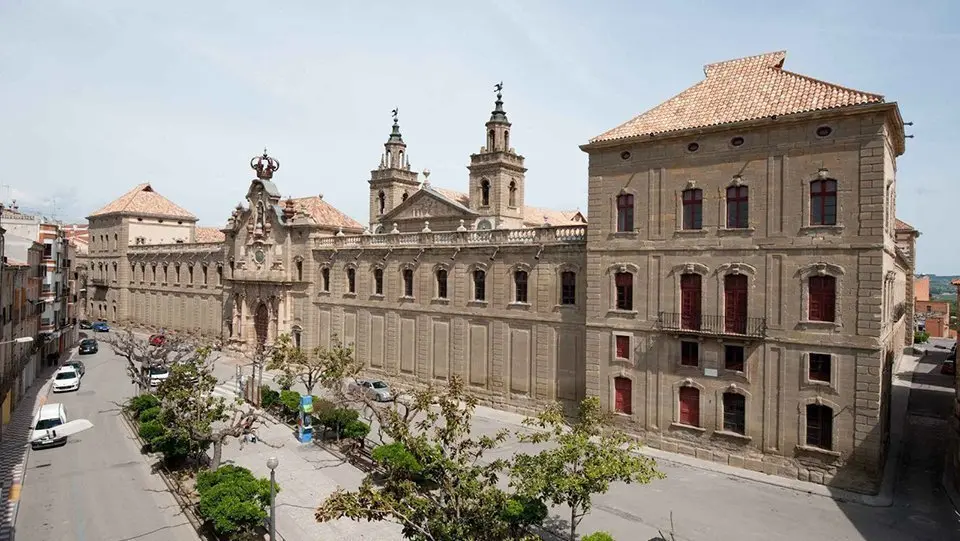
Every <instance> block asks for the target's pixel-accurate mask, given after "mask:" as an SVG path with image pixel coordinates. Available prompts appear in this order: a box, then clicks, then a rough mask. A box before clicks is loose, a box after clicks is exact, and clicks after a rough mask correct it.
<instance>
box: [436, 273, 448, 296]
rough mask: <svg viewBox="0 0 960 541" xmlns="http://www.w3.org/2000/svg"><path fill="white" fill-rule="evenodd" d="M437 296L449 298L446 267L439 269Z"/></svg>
mask: <svg viewBox="0 0 960 541" xmlns="http://www.w3.org/2000/svg"><path fill="white" fill-rule="evenodd" d="M437 298H438V299H446V298H447V271H446V270H445V269H440V270H438V271H437Z"/></svg>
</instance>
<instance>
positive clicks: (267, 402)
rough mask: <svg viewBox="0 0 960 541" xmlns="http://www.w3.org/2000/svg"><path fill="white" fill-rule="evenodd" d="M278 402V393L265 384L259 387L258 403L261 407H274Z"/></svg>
mask: <svg viewBox="0 0 960 541" xmlns="http://www.w3.org/2000/svg"><path fill="white" fill-rule="evenodd" d="M279 404H280V393H279V392H277V391H274V390H273V389H271V388H270V387H269V386H267V385H262V386H261V387H260V405H261V406H262V407H263V409H274V408H276V407H277V405H279Z"/></svg>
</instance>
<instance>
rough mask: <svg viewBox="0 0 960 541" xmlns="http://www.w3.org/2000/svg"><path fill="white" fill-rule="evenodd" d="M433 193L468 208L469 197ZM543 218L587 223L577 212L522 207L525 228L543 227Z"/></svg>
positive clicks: (552, 221) (443, 190)
mask: <svg viewBox="0 0 960 541" xmlns="http://www.w3.org/2000/svg"><path fill="white" fill-rule="evenodd" d="M430 188H431V189H432V190H433V191H435V192H437V193H439V194H440V195H442V196H444V197H446V198H447V199H449V200H451V201H454V202H455V203H459V204H460V205H463V206H464V207H467V208H470V196H469V195H467V194H465V193H463V192H458V191H456V190H449V189H447V188H436V187H433V186H431V187H430ZM544 217H546V220H547V222H548V223H549V224H550V225H569V224H583V223H586V222H587V219H586V217H585V216H584V215H583V213H581V212H580V211H579V210H553V209H545V208H540V207H526V206H525V207H523V223H524V225H527V226H539V225H543V221H544Z"/></svg>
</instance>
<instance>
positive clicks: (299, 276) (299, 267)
mask: <svg viewBox="0 0 960 541" xmlns="http://www.w3.org/2000/svg"><path fill="white" fill-rule="evenodd" d="M297 281H298V282H302V281H303V261H297Z"/></svg>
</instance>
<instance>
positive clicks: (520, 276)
mask: <svg viewBox="0 0 960 541" xmlns="http://www.w3.org/2000/svg"><path fill="white" fill-rule="evenodd" d="M513 283H514V286H515V289H516V302H520V303H526V302H527V271H522V270H521V271H516V272H514V273H513Z"/></svg>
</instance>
